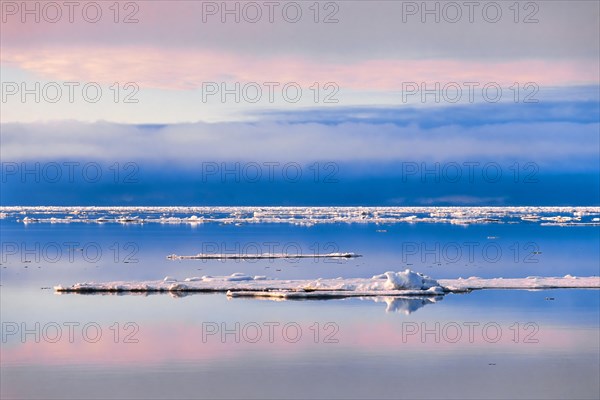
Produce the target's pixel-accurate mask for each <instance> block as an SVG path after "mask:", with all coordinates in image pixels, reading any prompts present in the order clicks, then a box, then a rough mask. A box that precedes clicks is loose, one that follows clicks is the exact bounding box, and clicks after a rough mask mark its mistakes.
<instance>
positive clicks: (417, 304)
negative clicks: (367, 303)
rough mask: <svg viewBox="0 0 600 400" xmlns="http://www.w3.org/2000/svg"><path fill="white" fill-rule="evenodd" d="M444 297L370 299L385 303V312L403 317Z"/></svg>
mask: <svg viewBox="0 0 600 400" xmlns="http://www.w3.org/2000/svg"><path fill="white" fill-rule="evenodd" d="M443 298H444V296H427V297H414V296H413V297H390V296H387V297H371V298H370V299H372V300H373V301H375V302H376V303H381V302H385V303H386V304H387V307H386V309H385V311H386V312H397V313H402V314H404V315H409V314H412V313H413V312H415V311H417V310H418V309H419V308H421V307H425V306H426V305H428V304H434V303H437V302H439V301H442V299H443Z"/></svg>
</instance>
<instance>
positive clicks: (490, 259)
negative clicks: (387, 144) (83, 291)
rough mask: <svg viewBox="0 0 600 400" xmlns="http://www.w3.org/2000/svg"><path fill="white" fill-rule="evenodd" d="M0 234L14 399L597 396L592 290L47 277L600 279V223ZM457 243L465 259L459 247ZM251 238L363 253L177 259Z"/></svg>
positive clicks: (44, 229)
mask: <svg viewBox="0 0 600 400" xmlns="http://www.w3.org/2000/svg"><path fill="white" fill-rule="evenodd" d="M0 233H1V236H2V250H3V251H2V260H1V264H2V265H1V268H0V278H1V285H2V286H1V287H0V289H1V292H0V294H1V302H0V311H1V319H2V324H3V325H2V329H3V330H2V343H1V344H0V345H1V352H2V354H1V355H2V357H1V364H2V369H1V378H2V385H1V386H2V389H1V395H2V398H40V399H42V398H43V399H55V398H56V399H59V398H61V399H63V398H78V399H80V398H140V399H141V398H144V399H147V398H152V399H154V398H569V399H571V398H598V396H599V395H600V385H599V380H598V376H599V375H600V335H599V332H600V330H599V327H600V296H599V294H598V290H593V289H589V290H570V289H556V290H544V291H517V290H490V291H475V292H472V293H469V294H463V295H458V294H450V295H447V296H445V297H444V298H440V299H437V301H435V302H430V301H423V300H421V299H404V300H402V299H401V300H396V301H395V302H393V301H392V300H391V299H387V302H386V299H376V300H377V301H375V300H374V299H345V300H328V301H283V302H281V301H270V300H255V299H242V298H236V299H228V298H227V297H226V296H225V295H223V294H211V295H206V294H195V295H188V296H183V297H173V296H171V295H168V294H162V295H149V296H145V295H77V294H67V295H57V294H55V293H54V292H53V290H51V289H48V288H50V287H52V286H53V285H56V284H72V283H76V282H82V281H113V280H142V279H149V280H156V279H162V278H163V277H164V276H166V275H170V276H174V277H176V278H179V279H183V278H185V277H189V276H202V275H227V274H231V273H233V272H244V273H248V274H255V275H267V276H270V277H273V278H299V279H301V278H316V277H337V276H343V277H370V276H372V275H374V274H377V273H381V272H384V271H387V270H402V269H405V268H407V267H408V268H411V269H413V270H415V271H418V272H422V273H425V274H427V275H430V276H432V277H434V278H456V277H459V276H463V277H467V276H472V275H476V276H481V277H497V276H503V277H526V276H531V275H540V276H563V275H566V274H571V275H578V276H590V275H598V274H599V271H598V269H599V264H598V260H599V259H600V254H599V252H600V248H599V246H598V244H599V242H600V239H599V230H598V228H597V227H582V226H574V227H565V226H562V227H561V226H540V225H539V224H529V223H520V224H483V225H470V226H456V225H450V224H387V225H386V224H380V225H375V224H326V225H315V226H311V227H306V226H295V225H288V224H243V225H241V226H236V225H232V224H229V225H223V224H216V223H215V224H201V225H193V226H192V225H183V224H181V225H162V224H86V223H78V224H47V223H34V224H23V223H21V222H17V221H14V220H9V219H4V220H0ZM457 248H459V249H461V251H462V253H461V254H460V256H457V253H456V252H454V253H453V252H451V250H456V249H457ZM57 249H58V252H57ZM256 249H259V250H260V251H264V252H267V251H269V249H272V250H274V251H275V252H283V251H288V252H298V251H301V252H303V253H307V254H308V253H314V252H317V251H318V252H321V253H324V252H333V251H340V252H354V253H359V254H361V255H362V257H360V258H357V259H348V260H342V261H340V260H325V259H312V258H311V259H303V260H295V261H294V262H292V260H253V261H239V260H238V261H234V260H228V261H218V260H202V261H201V260H185V261H169V260H167V259H166V256H167V255H169V254H172V253H176V254H184V255H189V254H196V253H198V252H230V253H231V252H236V251H246V252H253V251H256ZM468 249H474V250H473V251H472V253H469V252H468ZM482 249H487V251H489V252H488V253H486V252H484V251H483V250H482ZM498 249H500V251H501V254H500V256H498V253H497V252H496V250H498ZM97 250H99V251H100V253H98V252H97ZM471 255H472V257H471ZM36 323H37V324H39V328H38V325H36ZM236 324H239V325H236ZM57 326H58V327H59V328H58V329H60V332H61V337H60V338H57V332H59V330H58V329H57ZM69 326H71V327H72V329H73V331H72V332H71V333H72V337H70V332H69V328H68V327H69ZM84 326H87V331H86V333H85V334H84V333H83V329H84ZM257 327H258V328H257ZM269 327H271V328H272V329H273V331H272V332H271V333H272V335H271V336H270V332H269V329H270V328H269ZM284 327H287V328H286V329H287V331H286V332H285V333H284ZM457 327H459V328H460V330H461V334H460V337H458V336H457V334H458V330H457ZM15 329H16V331H15ZM215 329H216V331H215ZM415 329H417V330H416V331H415ZM469 329H472V331H471V332H470V331H469ZM259 331H260V336H259V335H258V332H259ZM98 332H100V333H101V336H100V337H97V336H98V335H96V333H98ZM223 332H226V333H225V336H222V334H223ZM227 332H229V333H227ZM298 333H300V335H299V337H298ZM470 334H471V336H470ZM23 335H24V336H23ZM423 335H424V336H423ZM71 339H72V340H71ZM36 340H37V341H36Z"/></svg>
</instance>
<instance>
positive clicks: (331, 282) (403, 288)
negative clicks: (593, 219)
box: [54, 269, 600, 299]
mask: <svg viewBox="0 0 600 400" xmlns="http://www.w3.org/2000/svg"><path fill="white" fill-rule="evenodd" d="M550 288H600V277H598V276H591V277H574V276H570V275H566V276H564V277H527V278H510V279H509V278H493V279H483V278H478V277H470V278H466V279H463V278H458V279H440V280H435V279H432V278H430V277H428V276H426V275H423V274H420V273H417V272H414V271H411V270H409V269H406V270H404V271H400V272H393V271H388V272H385V273H384V274H380V275H375V276H373V277H372V278H345V279H344V278H337V279H322V278H319V279H316V280H282V279H269V278H267V277H265V276H249V275H246V274H243V273H240V272H237V273H234V274H231V275H228V276H203V277H201V278H199V277H192V278H186V279H183V280H181V281H180V280H177V279H176V278H174V277H166V278H165V279H163V280H160V281H142V282H107V283H90V282H85V283H77V284H74V285H72V286H62V285H59V286H55V288H54V289H55V291H56V292H58V293H68V292H74V293H95V292H98V293H100V292H105V293H106V292H107V293H124V292H125V293H126V292H132V293H133V292H171V293H174V292H226V293H227V295H228V296H230V297H266V298H278V299H310V298H320V299H326V298H345V297H371V296H378V297H381V296H389V297H394V296H440V295H443V294H445V293H450V292H468V291H471V290H476V289H550Z"/></svg>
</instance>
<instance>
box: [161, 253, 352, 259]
mask: <svg viewBox="0 0 600 400" xmlns="http://www.w3.org/2000/svg"><path fill="white" fill-rule="evenodd" d="M356 257H361V255H360V254H356V253H323V254H301V253H298V254H283V253H263V254H233V253H232V254H227V253H222V254H212V253H199V254H195V255H192V256H180V255H177V254H171V255H168V256H167V259H169V260H271V259H296V258H356Z"/></svg>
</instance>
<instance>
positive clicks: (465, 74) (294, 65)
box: [1, 47, 599, 91]
mask: <svg viewBox="0 0 600 400" xmlns="http://www.w3.org/2000/svg"><path fill="white" fill-rule="evenodd" d="M1 57H2V58H1V61H2V64H3V65H6V66H11V67H16V68H19V69H21V70H25V71H28V72H31V73H34V74H36V75H37V76H39V77H40V78H42V79H49V80H52V79H56V80H63V81H69V80H70V81H86V82H87V81H90V82H99V83H105V84H112V83H114V82H136V83H137V84H138V85H139V86H140V87H141V88H146V89H149V88H156V89H166V90H190V89H196V88H200V87H201V86H202V83H203V82H223V81H227V82H241V83H242V84H243V83H247V82H257V83H259V84H262V83H264V82H281V83H286V82H297V83H299V84H300V85H302V86H303V87H308V86H311V85H312V84H313V83H314V82H319V83H320V84H323V83H326V82H335V83H337V84H338V85H339V87H340V88H341V89H349V90H359V91H360V90H364V91H399V90H401V89H402V84H403V83H404V82H418V83H420V82H429V83H433V82H440V83H441V85H442V86H443V85H444V84H446V83H449V82H457V83H459V84H462V83H464V82H479V83H482V84H484V83H487V82H496V83H498V84H500V85H503V86H510V85H512V84H513V83H514V82H519V83H520V84H524V83H526V82H535V83H537V84H538V85H539V86H564V85H583V84H597V83H598V81H599V80H598V74H597V70H598V63H597V61H593V60H590V61H583V60H579V61H572V60H556V61H553V62H552V63H551V64H550V63H549V61H547V60H544V61H542V60H535V59H531V60H518V61H509V62H492V61H477V62H473V61H468V60H465V61H459V60H450V59H441V60H440V59H436V60H432V59H426V60H383V59H377V60H367V61H356V62H353V63H336V62H319V61H315V60H310V59H302V58H297V57H292V56H289V57H260V56H252V57H249V56H243V55H238V54H233V53H222V52H216V51H211V50H202V51H190V50H189V49H185V50H184V49H165V48H161V47H156V48H155V47H100V48H97V47H96V48H89V47H46V48H45V49H35V50H34V49H28V48H9V49H3V52H2V56H1Z"/></svg>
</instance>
